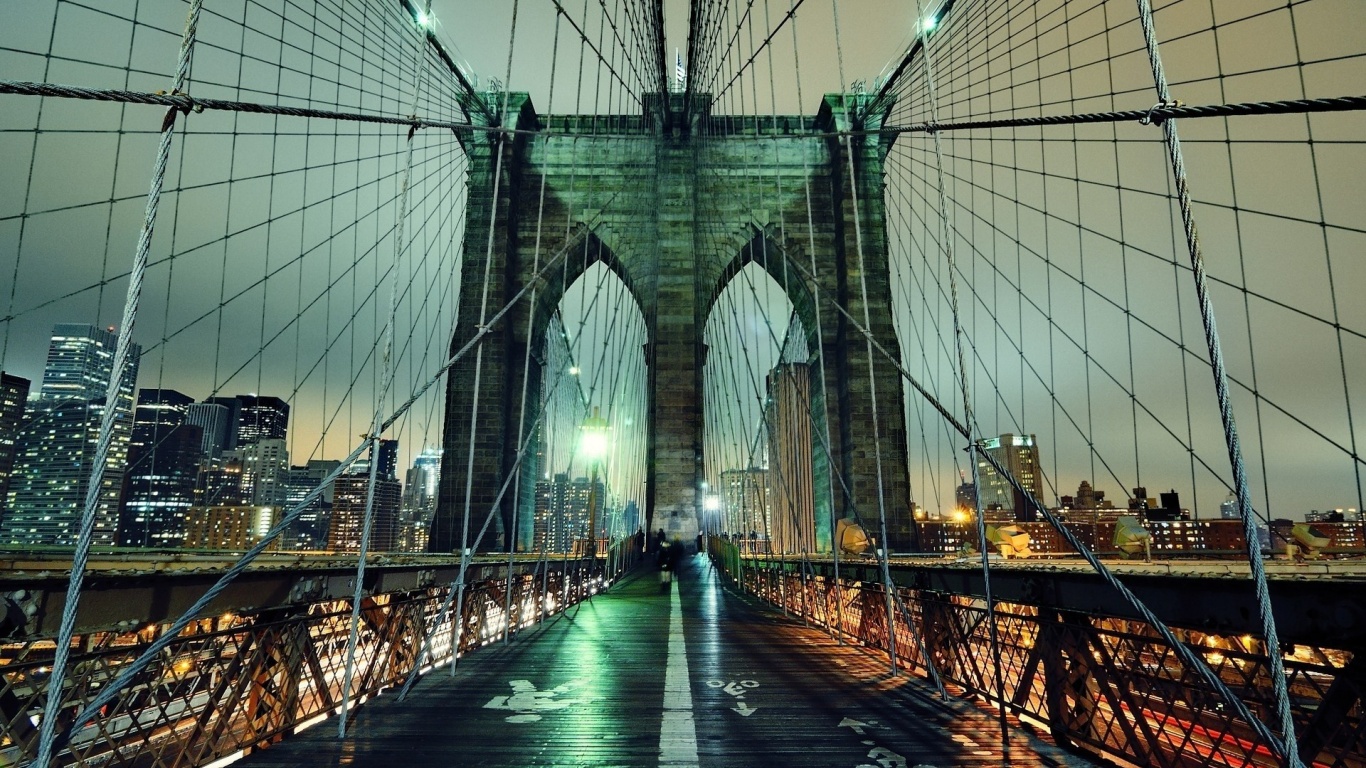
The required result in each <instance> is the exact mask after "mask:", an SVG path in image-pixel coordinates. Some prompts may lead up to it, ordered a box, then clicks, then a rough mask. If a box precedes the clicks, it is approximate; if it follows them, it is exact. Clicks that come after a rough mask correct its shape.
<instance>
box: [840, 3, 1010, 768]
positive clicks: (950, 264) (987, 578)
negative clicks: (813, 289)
mask: <svg viewBox="0 0 1366 768" xmlns="http://www.w3.org/2000/svg"><path fill="white" fill-rule="evenodd" d="M915 5H916V20H917V21H916V33H917V34H918V35H920V39H921V49H920V51H921V57H922V58H923V60H924V62H925V88H926V92H927V93H926V97H927V99H928V100H929V111H930V122H932V123H934V122H938V120H939V103H938V102H939V95H938V93H937V91H936V89H935V82H934V63H933V61H932V60H931V57H930V40H929V32H928V30H926V29H925V27H924V25H923V24H921V23H920V21H919V20H920V19H923V18H925V10H924V8H923V4H922V3H921V2H920V0H916V3H915ZM933 138H934V164H935V172H936V174H937V177H938V188H939V222H940V235H939V239H940V243H939V245H940V248H942V249H943V251H944V262H945V267H946V270H947V272H948V276H949V302H950V307H949V308H950V311H951V312H952V314H953V346H954V350H955V352H956V354H957V359H958V386H959V391H960V393H961V394H962V397H963V424H964V426H966V427H967V429H968V444H969V451H968V458H969V460H970V461H971V463H972V487H973V497H974V505H975V506H976V508H977V510H976V511H977V543H978V548H979V549H980V550H981V553H982V585H983V593H984V594H983V597H984V598H985V599H986V609H987V635H988V638H989V639H990V642H991V662H992V672H993V674H994V675H995V678H996V680H995V682H996V697H997V700H996V703H997V715H998V719H999V721H1000V725H1001V754H1002V755H1003V756H1004V757H1005V759H1006V760H1009V759H1010V730H1009V727H1008V725H1007V723H1006V693H1005V678H1004V676H1003V674H1002V671H1001V641H1000V637H999V635H998V633H997V629H996V602H995V599H994V598H993V596H992V593H991V555H990V553H989V552H988V546H987V524H986V519H985V517H983V515H982V478H981V475H980V473H979V472H978V463H977V457H976V456H975V455H974V454H975V452H977V451H981V450H982V448H981V445H980V443H979V442H978V440H977V421H976V419H974V418H973V415H972V394H971V392H970V390H969V388H968V387H969V385H968V368H967V361H966V358H965V356H964V354H963V321H962V315H961V313H960V311H959V308H958V278H957V276H956V272H957V266H956V265H955V263H954V258H953V230H952V228H951V227H950V225H949V203H948V192H947V191H946V190H945V189H944V150H943V143H942V141H941V139H940V136H939V132H938V131H935V132H934V133H933ZM867 324H868V321H867V318H866V317H865V318H864V325H865V326H866V325H867Z"/></svg>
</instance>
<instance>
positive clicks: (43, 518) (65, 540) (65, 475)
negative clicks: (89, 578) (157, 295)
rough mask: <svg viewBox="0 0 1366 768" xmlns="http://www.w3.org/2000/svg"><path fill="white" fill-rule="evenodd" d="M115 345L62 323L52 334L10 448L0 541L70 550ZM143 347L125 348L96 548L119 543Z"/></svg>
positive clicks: (109, 333) (106, 335) (88, 329)
mask: <svg viewBox="0 0 1366 768" xmlns="http://www.w3.org/2000/svg"><path fill="white" fill-rule="evenodd" d="M117 340H118V336H117V334H116V333H115V332H114V331H113V329H109V330H101V329H99V328H95V327H94V326H90V325H78V324H69V323H62V324H58V325H57V326H55V327H54V328H53V332H52V342H51V344H50V345H49V347H48V353H47V364H46V366H45V367H44V369H43V384H42V388H41V390H40V391H39V395H38V398H37V399H35V400H34V401H33V402H32V406H33V407H32V409H31V412H30V413H29V414H28V415H27V416H26V417H25V423H24V427H23V429H21V430H20V435H19V440H18V441H17V445H16V448H15V454H16V455H15V462H14V471H13V473H12V475H11V477H10V490H9V496H8V503H7V505H6V506H7V509H6V512H5V517H4V520H3V521H0V542H2V543H5V544H9V545H17V546H41V545H49V546H73V545H74V544H75V543H76V538H77V536H78V534H79V532H80V519H81V515H82V514H83V512H84V510H85V502H86V490H87V488H88V487H89V482H90V473H91V469H92V467H93V464H94V458H95V452H96V448H97V446H98V443H99V436H100V422H101V420H102V418H103V415H104V406H105V396H106V390H107V389H108V388H109V380H110V378H111V377H112V376H113V370H114V352H115V346H116V343H117ZM141 355H142V348H141V347H139V346H138V345H137V344H133V345H132V346H131V347H130V349H129V355H128V361H127V368H126V370H125V373H124V377H123V380H122V381H121V382H119V387H118V390H117V395H116V398H115V402H114V408H115V411H114V421H113V435H112V440H111V442H110V444H109V450H108V457H107V462H106V465H105V470H104V474H103V476H102V479H101V483H100V490H99V493H98V496H97V502H96V508H95V528H94V539H93V543H94V544H96V545H99V546H110V545H113V544H115V543H116V531H117V528H118V514H119V492H120V490H121V488H122V486H123V473H124V470H125V468H126V467H127V465H128V444H129V438H130V431H131V427H132V420H133V419H132V415H133V388H134V386H135V384H136V382H137V375H138V361H139V358H140V357H141Z"/></svg>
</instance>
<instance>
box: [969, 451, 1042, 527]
mask: <svg viewBox="0 0 1366 768" xmlns="http://www.w3.org/2000/svg"><path fill="white" fill-rule="evenodd" d="M982 447H983V449H984V450H985V451H986V453H988V454H990V455H991V456H992V458H994V459H996V461H997V462H999V463H1000V464H1001V466H1002V467H1003V468H1005V470H1006V471H1007V472H1009V473H1010V474H1011V475H1013V476H1014V477H1015V478H1016V479H1017V480H1019V481H1020V485H1022V486H1024V488H1025V490H1026V491H1028V492H1030V493H1031V494H1033V495H1034V497H1035V498H1037V499H1039V500H1040V501H1043V500H1044V498H1043V470H1042V468H1041V467H1040V465H1039V446H1038V442H1037V441H1036V440H1035V439H1034V436H1033V435H1013V434H1009V433H1007V434H1004V435H1001V436H1000V437H993V438H990V439H988V440H984V441H983V446H982ZM977 478H978V480H979V481H980V482H981V485H982V492H981V499H980V501H981V504H982V509H983V510H989V509H993V508H994V509H1000V510H1002V512H1003V513H1004V514H1005V516H1006V517H1007V518H1008V519H1013V520H1015V521H1018V522H1031V521H1033V520H1034V519H1035V515H1036V514H1037V512H1036V511H1035V510H1034V509H1033V508H1032V507H1030V505H1029V504H1027V503H1026V502H1025V499H1024V496H1023V494H1020V493H1018V492H1017V491H1016V490H1015V488H1014V486H1012V485H1011V484H1010V482H1009V481H1008V480H1007V479H1006V478H1004V477H1002V476H1001V475H1000V474H998V473H997V472H996V470H995V468H993V467H992V466H991V464H990V463H988V462H987V461H986V459H983V458H981V457H978V459H977Z"/></svg>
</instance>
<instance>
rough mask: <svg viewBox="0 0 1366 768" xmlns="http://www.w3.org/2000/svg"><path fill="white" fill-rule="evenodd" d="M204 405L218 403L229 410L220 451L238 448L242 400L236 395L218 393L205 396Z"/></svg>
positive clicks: (220, 406) (217, 404)
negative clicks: (229, 395)
mask: <svg viewBox="0 0 1366 768" xmlns="http://www.w3.org/2000/svg"><path fill="white" fill-rule="evenodd" d="M201 404H202V405H216V406H218V407H219V408H222V409H223V410H224V411H226V412H227V423H226V427H225V431H224V432H223V435H222V438H221V440H222V443H221V448H220V451H235V450H237V431H238V423H239V422H240V421H241V420H242V401H241V400H238V399H237V398H236V397H228V396H224V395H218V396H215V397H206V398H204V401H203V403H201Z"/></svg>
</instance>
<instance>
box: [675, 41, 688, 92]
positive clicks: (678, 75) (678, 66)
mask: <svg viewBox="0 0 1366 768" xmlns="http://www.w3.org/2000/svg"><path fill="white" fill-rule="evenodd" d="M687 81H688V74H687V72H686V71H684V69H683V55H682V54H681V53H679V52H678V49H677V48H675V49H674V88H675V89H677V90H679V91H682V90H683V89H684V88H683V86H684V84H685V83H687Z"/></svg>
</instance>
